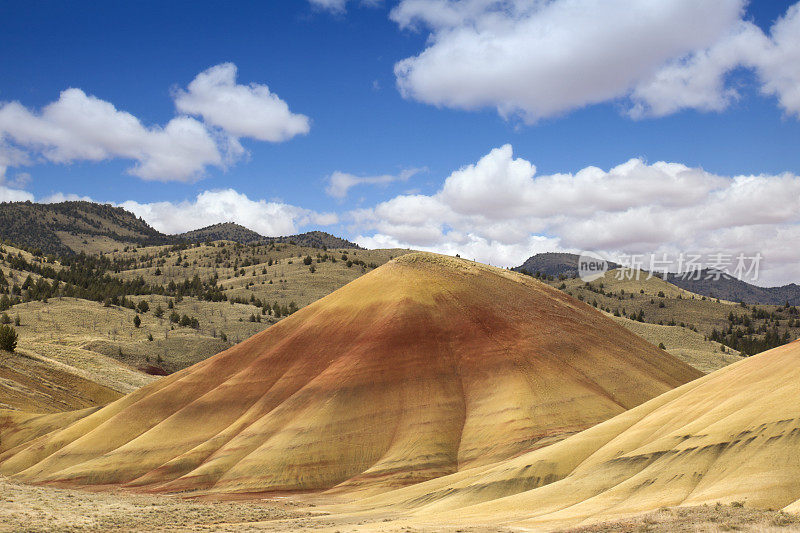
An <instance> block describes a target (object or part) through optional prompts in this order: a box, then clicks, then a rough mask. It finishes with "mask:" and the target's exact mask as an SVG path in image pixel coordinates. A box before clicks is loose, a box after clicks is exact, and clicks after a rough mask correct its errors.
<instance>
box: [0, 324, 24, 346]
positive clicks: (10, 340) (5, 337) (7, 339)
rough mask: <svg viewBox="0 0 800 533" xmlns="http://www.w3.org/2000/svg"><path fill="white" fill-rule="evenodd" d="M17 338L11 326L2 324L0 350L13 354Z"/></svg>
mask: <svg viewBox="0 0 800 533" xmlns="http://www.w3.org/2000/svg"><path fill="white" fill-rule="evenodd" d="M18 338H19V336H18V335H17V332H16V331H15V330H14V328H12V327H11V326H8V325H6V324H3V325H2V326H0V349H2V350H5V351H7V352H13V351H14V350H16V349H17V339H18Z"/></svg>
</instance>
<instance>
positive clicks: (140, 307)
mask: <svg viewBox="0 0 800 533" xmlns="http://www.w3.org/2000/svg"><path fill="white" fill-rule="evenodd" d="M137 309H138V310H139V312H140V313H146V312H148V311H149V310H150V304H149V303H147V300H142V301H140V302H139V305H138V306H137Z"/></svg>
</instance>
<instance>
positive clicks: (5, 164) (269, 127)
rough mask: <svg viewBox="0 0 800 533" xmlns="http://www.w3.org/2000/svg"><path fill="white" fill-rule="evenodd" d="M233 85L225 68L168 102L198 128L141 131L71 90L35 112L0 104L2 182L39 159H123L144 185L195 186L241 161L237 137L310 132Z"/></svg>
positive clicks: (275, 104)
mask: <svg viewBox="0 0 800 533" xmlns="http://www.w3.org/2000/svg"><path fill="white" fill-rule="evenodd" d="M235 80H236V67H235V65H233V64H231V63H224V64H222V65H217V66H216V67H212V68H210V69H208V70H206V71H204V72H202V73H200V74H199V75H198V76H197V77H196V78H195V79H194V81H192V82H191V83H190V84H189V87H188V90H186V91H183V90H179V89H178V90H176V91H175V95H174V96H175V104H176V106H177V108H178V110H179V111H180V112H182V113H187V114H191V115H197V116H200V117H202V119H203V121H204V122H201V121H199V120H197V119H196V118H193V117H191V116H187V115H185V114H182V115H178V116H176V117H174V118H172V119H171V120H169V122H167V123H166V124H165V125H164V126H158V125H154V126H145V125H144V124H142V122H141V121H140V120H139V119H138V118H136V117H135V116H133V115H132V114H130V113H128V112H126V111H121V110H118V109H117V108H116V107H115V106H114V105H113V104H112V103H110V102H107V101H105V100H101V99H100V98H97V97H95V96H92V95H87V94H86V93H85V92H84V91H82V90H81V89H77V88H70V89H66V90H64V91H62V92H61V94H60V96H59V98H58V100H56V101H54V102H52V103H50V104H48V105H46V106H44V107H43V108H42V109H41V110H40V111H36V110H31V109H28V108H27V107H25V106H24V105H22V104H21V103H19V102H6V103H0V177H2V176H3V175H4V174H5V173H6V171H7V170H6V169H7V168H11V167H18V166H24V165H30V164H32V163H33V162H34V161H36V160H39V159H43V160H45V161H49V162H52V163H61V164H67V163H71V162H74V161H103V160H108V159H115V158H121V159H127V160H131V161H133V162H134V165H133V166H132V167H131V168H130V169H128V173H130V174H132V175H134V176H138V177H140V178H142V179H145V180H157V181H183V182H186V181H194V180H196V179H198V178H201V177H202V176H203V175H204V173H205V172H206V169H207V168H208V167H212V166H213V167H219V168H226V167H227V166H229V165H231V164H233V163H234V162H235V161H236V160H237V159H238V158H240V157H241V156H242V155H243V154H244V153H245V149H244V147H243V146H242V145H241V143H240V138H243V137H249V138H253V139H256V140H261V141H270V142H278V141H283V140H287V139H290V138H291V137H293V136H295V135H298V134H301V133H307V132H308V128H309V119H308V117H306V116H304V115H296V114H293V113H291V112H290V111H289V108H288V106H287V104H286V103H285V102H284V101H283V100H281V99H280V98H278V97H277V96H276V95H274V94H272V93H270V92H269V89H267V87H266V86H264V85H258V84H251V85H249V86H245V85H238V84H236V82H235Z"/></svg>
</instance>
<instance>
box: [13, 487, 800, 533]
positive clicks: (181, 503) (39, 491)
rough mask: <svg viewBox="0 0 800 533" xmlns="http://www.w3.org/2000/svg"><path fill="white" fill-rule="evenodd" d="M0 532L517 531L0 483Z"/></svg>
mask: <svg viewBox="0 0 800 533" xmlns="http://www.w3.org/2000/svg"><path fill="white" fill-rule="evenodd" d="M0 531H1V532H23V531H24V532H26V533H27V532H82V531H114V532H134V531H153V532H155V531H171V532H176V531H185V532H188V531H226V532H241V531H339V532H342V533H345V532H348V531H353V532H355V531H358V532H366V531H370V532H372V531H383V532H396V531H403V532H414V533H417V532H431V533H454V532H456V531H458V532H464V533H489V532H512V531H522V530H521V529H518V528H505V527H487V526H480V527H464V526H458V527H449V526H445V525H442V526H436V525H423V524H422V523H421V521H420V520H419V518H416V519H407V518H406V517H403V516H397V515H394V516H386V517H384V518H382V519H376V517H375V516H374V515H372V516H370V517H369V518H368V519H366V520H365V518H364V516H361V517H354V516H347V515H338V516H337V515H330V514H327V513H326V512H324V511H321V510H317V508H316V506H315V505H314V504H313V503H310V502H309V501H308V500H304V499H302V498H300V499H292V498H268V499H263V500H247V501H233V502H222V501H198V500H189V499H183V498H180V497H177V496H164V495H146V494H135V493H130V492H123V491H113V492H105V491H104V492H87V491H80V490H73V489H59V488H52V487H41V486H32V485H25V484H21V483H17V482H15V481H13V480H10V479H8V478H5V477H0ZM612 531H613V532H631V533H633V532H637V533H638V532H659V533H660V532H664V533H666V532H687V533H688V532H709V533H710V532H718V531H750V532H773V531H774V532H789V531H800V516H795V515H791V514H787V513H784V512H780V511H765V510H756V509H752V508H747V507H737V506H729V505H717V506H699V507H685V508H665V509H661V510H659V511H656V512H653V513H647V514H643V515H639V516H636V517H633V518H629V519H626V520H620V521H614V522H604V523H600V524H596V525H592V526H587V527H582V528H577V529H567V530H562V533H567V532H574V533H606V532H612Z"/></svg>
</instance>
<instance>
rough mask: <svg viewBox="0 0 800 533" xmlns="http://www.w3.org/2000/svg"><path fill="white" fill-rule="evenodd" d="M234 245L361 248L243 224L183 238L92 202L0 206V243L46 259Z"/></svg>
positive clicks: (327, 237) (316, 234)
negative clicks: (132, 248) (276, 233)
mask: <svg viewBox="0 0 800 533" xmlns="http://www.w3.org/2000/svg"><path fill="white" fill-rule="evenodd" d="M216 240H230V241H235V242H240V243H242V244H251V243H254V242H270V241H273V242H282V243H289V242H294V243H295V244H297V245H298V246H307V247H311V248H323V247H324V248H360V246H358V245H357V244H355V243H353V242H350V241H348V240H346V239H342V238H339V237H336V236H335V235H331V234H330V233H326V232H324V231H309V232H306V233H301V234H299V235H287V236H281V237H265V236H264V235H261V234H260V233H257V232H255V231H253V230H251V229H249V228H246V227H245V226H242V225H241V224H237V223H235V222H221V223H219V224H212V225H210V226H206V227H204V228H199V229H196V230H192V231H187V232H186V233H181V234H178V235H166V234H164V233H161V232H160V231H158V230H156V229H155V228H153V227H152V226H150V225H149V224H148V223H147V222H145V221H144V220H143V219H142V218H140V217H137V216H136V215H134V214H133V213H131V212H130V211H126V210H125V209H123V208H121V207H114V206H112V205H110V204H100V203H95V202H88V201H71V202H58V203H52V204H44V203H35V202H29V201H28V202H2V203H0V241H7V242H9V243H11V244H14V245H16V246H21V247H23V248H25V249H27V250H31V251H36V250H38V251H41V253H43V254H45V255H55V256H62V257H64V256H70V255H73V254H77V253H80V252H86V253H97V252H100V251H103V252H111V251H113V250H115V249H121V248H124V247H125V246H128V245H133V246H160V245H165V244H178V243H181V242H206V241H216Z"/></svg>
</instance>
